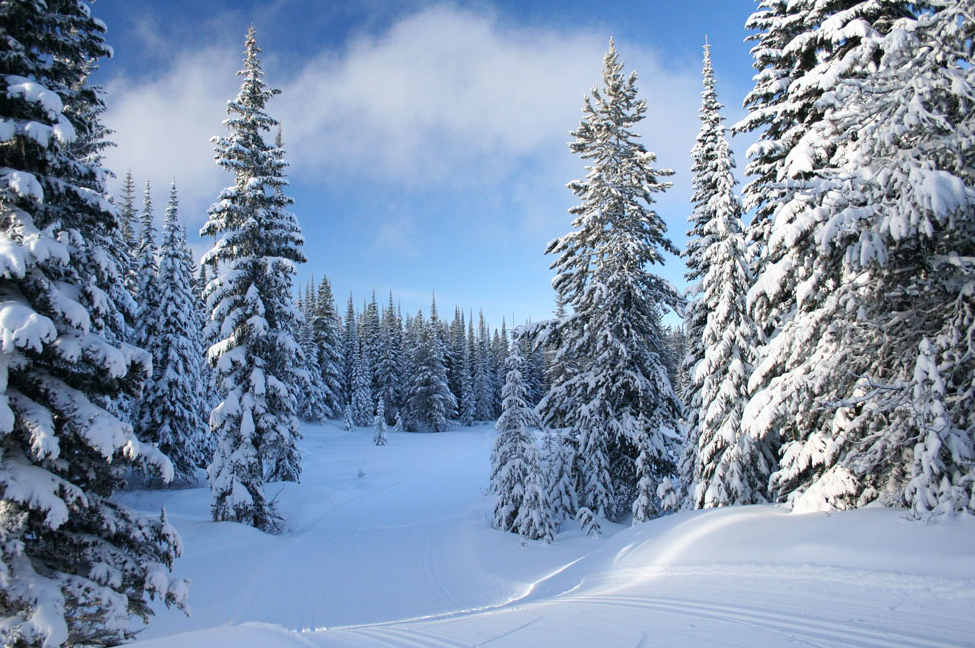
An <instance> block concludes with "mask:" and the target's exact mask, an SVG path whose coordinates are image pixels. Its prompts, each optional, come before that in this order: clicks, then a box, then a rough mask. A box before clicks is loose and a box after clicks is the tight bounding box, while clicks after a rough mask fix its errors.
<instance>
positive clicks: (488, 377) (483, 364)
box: [474, 311, 495, 421]
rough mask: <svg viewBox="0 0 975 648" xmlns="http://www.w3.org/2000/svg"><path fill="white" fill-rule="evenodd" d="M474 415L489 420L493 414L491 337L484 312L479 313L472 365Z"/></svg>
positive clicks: (480, 419)
mask: <svg viewBox="0 0 975 648" xmlns="http://www.w3.org/2000/svg"><path fill="white" fill-rule="evenodd" d="M474 402H475V406H474V417H475V418H476V419H477V420H478V421H490V420H491V419H493V418H495V416H494V368H493V363H492V362H491V339H490V337H489V333H488V325H487V322H485V321H484V312H483V311H482V312H481V313H480V314H479V320H478V329H477V360H476V363H475V365H474Z"/></svg>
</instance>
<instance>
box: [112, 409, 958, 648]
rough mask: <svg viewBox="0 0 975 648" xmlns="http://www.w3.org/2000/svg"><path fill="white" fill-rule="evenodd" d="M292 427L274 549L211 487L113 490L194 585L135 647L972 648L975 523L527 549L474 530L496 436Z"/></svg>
mask: <svg viewBox="0 0 975 648" xmlns="http://www.w3.org/2000/svg"><path fill="white" fill-rule="evenodd" d="M304 432H305V439H304V440H303V442H302V443H303V449H304V469H303V473H302V480H303V481H302V483H301V484H300V485H294V484H273V485H270V486H269V490H268V493H269V494H270V495H274V494H276V493H278V500H279V503H280V509H281V511H282V512H283V513H284V515H285V516H286V517H287V519H288V520H289V523H290V525H291V528H290V530H289V532H288V533H286V534H285V535H282V536H268V535H265V534H262V533H260V532H258V531H255V530H253V529H249V528H247V527H242V526H240V525H237V524H232V523H227V522H223V523H219V524H215V523H213V522H210V521H209V508H208V493H207V491H206V490H205V489H195V490H185V491H174V492H163V493H150V492H134V493H126V494H125V495H124V499H125V500H126V501H127V502H128V503H129V504H131V505H133V506H136V507H137V508H139V509H141V510H144V511H147V512H155V511H158V510H159V507H160V506H161V505H165V506H166V509H167V512H168V514H169V518H170V520H171V521H172V522H173V523H174V524H175V525H176V527H177V528H178V529H179V531H180V533H181V534H182V536H183V540H184V543H185V545H186V552H185V555H184V557H183V558H182V559H180V560H179V562H178V563H177V565H176V573H177V575H179V576H184V577H188V578H190V579H191V580H192V584H191V586H190V605H191V607H192V610H193V616H192V617H191V618H189V619H187V618H185V617H184V616H182V615H181V614H180V613H179V612H176V611H169V610H165V609H159V612H158V615H157V617H156V618H155V619H154V620H153V623H152V625H151V626H150V627H149V629H147V630H145V631H144V632H143V633H142V634H141V635H140V641H139V642H138V644H137V645H139V646H140V647H144V648H149V647H154V648H163V647H166V648H177V647H178V648H197V647H199V648H212V647H219V646H228V647H229V646H233V647H235V648H279V647H290V646H315V647H317V646H326V647H327V646H336V647H339V646H342V647H344V646H356V647H359V648H373V647H376V648H379V647H386V648H388V647H390V646H403V647H414V648H423V647H456V648H460V647H473V646H492V647H494V648H500V647H503V646H509V647H515V646H517V647H522V646H524V647H547V646H559V647H560V648H575V647H579V648H597V647H615V646H626V647H629V648H634V647H640V648H650V647H653V646H667V647H671V648H684V647H687V648H698V647H703V646H748V647H749V648H761V647H766V646H767V647H776V648H779V647H783V646H807V647H808V646H813V647H824V646H857V647H878V648H887V647H890V648H893V647H898V646H916V647H925V648H944V647H952V646H972V645H975V521H973V520H971V519H956V520H951V521H948V522H943V523H939V524H933V525H932V524H924V523H921V522H914V521H908V520H907V519H905V515H904V512H903V511H894V510H885V509H864V510H860V511H853V512H847V513H837V514H833V515H826V514H823V513H815V514H809V515H791V514H788V513H787V512H785V511H784V510H782V509H780V508H777V507H773V506H759V507H743V508H735V509H721V510H712V511H707V512H691V513H681V514H679V515H674V516H668V517H666V518H663V519H661V520H657V521H653V522H650V523H647V524H644V525H642V526H639V527H636V528H625V527H619V526H614V525H610V524H606V525H604V527H603V529H604V532H605V535H604V536H603V537H602V538H599V539H592V538H587V537H583V536H582V535H581V534H580V533H579V532H578V531H576V530H575V529H573V530H571V531H566V532H563V533H561V534H560V535H559V536H558V538H557V539H556V541H555V543H554V544H552V545H548V546H546V545H544V544H541V543H529V544H528V545H527V546H521V545H520V543H519V540H518V538H517V536H514V535H510V534H503V533H500V532H498V531H495V530H493V529H491V528H490V526H489V523H488V520H489V515H490V509H489V507H490V501H489V499H488V498H487V497H486V496H485V494H484V489H485V488H486V486H487V483H488V471H489V465H488V463H489V454H490V450H491V443H492V441H493V438H494V432H493V429H492V428H491V427H490V426H482V427H477V428H472V429H458V430H455V431H451V432H446V433H442V434H406V433H400V434H397V433H390V434H389V445H387V446H385V447H376V446H374V445H372V431H371V430H369V429H365V428H363V429H359V430H357V431H355V432H344V431H342V430H341V429H339V427H337V426H332V425H326V426H322V427H318V426H306V427H305V428H304ZM360 471H361V472H362V473H364V475H363V476H361V477H360V476H359V473H360ZM159 607H160V608H161V606H159Z"/></svg>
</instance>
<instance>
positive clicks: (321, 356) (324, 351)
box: [308, 277, 342, 418]
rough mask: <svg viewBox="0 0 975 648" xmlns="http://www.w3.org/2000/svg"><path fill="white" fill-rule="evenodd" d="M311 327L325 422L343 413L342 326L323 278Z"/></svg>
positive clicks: (330, 289)
mask: <svg viewBox="0 0 975 648" xmlns="http://www.w3.org/2000/svg"><path fill="white" fill-rule="evenodd" d="M308 326H309V329H310V337H311V345H312V347H313V348H314V350H315V351H316V352H317V354H318V368H319V371H320V372H321V376H322V392H323V401H322V406H323V407H324V409H325V416H326V418H333V417H336V416H338V415H339V413H340V412H341V411H342V406H341V403H342V369H341V367H342V354H341V348H340V344H341V343H340V339H341V336H340V333H339V329H340V326H341V323H340V319H339V315H338V311H336V309H335V298H334V297H333V296H332V284H331V282H330V281H329V279H328V277H322V281H321V283H319V284H318V291H317V294H316V295H315V308H314V310H313V311H312V314H311V319H310V320H309V323H308Z"/></svg>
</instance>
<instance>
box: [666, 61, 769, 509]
mask: <svg viewBox="0 0 975 648" xmlns="http://www.w3.org/2000/svg"><path fill="white" fill-rule="evenodd" d="M703 76H704V92H703V93H702V101H701V110H700V116H701V130H700V132H699V133H698V136H697V142H696V144H695V145H694V149H693V151H692V152H691V153H692V155H693V158H694V165H693V167H692V171H693V172H694V183H693V184H694V195H693V197H692V201H693V204H694V212H693V213H692V214H691V217H690V219H689V220H690V222H691V223H692V227H691V231H690V232H688V242H687V249H686V251H685V253H684V257H685V259H686V262H687V268H688V272H687V280H688V281H689V282H692V281H697V282H698V283H697V286H696V287H695V289H693V290H692V291H691V293H690V296H691V297H692V298H693V300H692V301H691V302H690V304H689V305H688V309H687V316H686V321H687V337H688V339H689V344H688V353H687V355H686V356H685V358H684V359H683V365H684V366H685V367H686V368H687V371H688V372H689V374H690V382H689V385H688V394H687V396H688V398H687V401H688V402H687V408H686V410H685V411H686V413H687V418H686V419H685V422H684V426H685V429H686V431H687V441H686V446H685V453H684V457H683V459H682V462H681V464H682V465H681V473H682V480H681V481H682V483H683V484H684V485H685V487H686V488H687V490H688V495H687V497H688V502H687V503H688V505H690V506H692V507H695V508H701V507H712V506H728V505H732V504H753V503H757V502H765V501H768V478H769V475H770V474H771V472H772V467H773V466H774V464H775V460H776V458H775V456H774V454H773V452H772V449H771V447H769V446H768V444H755V443H754V442H753V441H752V439H751V437H750V436H749V435H747V434H742V431H741V420H742V411H743V410H744V407H745V403H746V402H747V401H748V391H747V381H748V376H749V375H750V374H751V369H752V365H751V358H752V354H753V346H754V337H755V335H754V324H753V323H752V322H751V320H750V319H749V318H748V315H747V313H746V312H745V311H746V308H745V293H746V292H747V290H748V285H749V276H748V267H747V260H746V258H745V245H744V237H743V233H742V224H741V215H742V207H741V202H740V201H739V200H738V197H737V196H736V195H735V190H734V188H735V179H734V175H733V173H732V169H734V166H735V164H734V160H733V159H732V156H731V148H730V147H729V145H728V140H727V139H726V138H725V129H724V125H723V121H724V118H723V117H722V116H721V108H722V106H721V104H720V103H718V97H717V93H716V92H715V89H714V71H713V69H712V67H711V53H710V47H709V46H707V45H705V46H704V71H703ZM648 487H649V486H648Z"/></svg>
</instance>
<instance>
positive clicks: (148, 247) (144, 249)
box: [134, 180, 160, 439]
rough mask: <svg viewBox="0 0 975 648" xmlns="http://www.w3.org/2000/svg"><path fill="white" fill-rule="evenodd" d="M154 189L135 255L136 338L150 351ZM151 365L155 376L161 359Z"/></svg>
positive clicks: (154, 329) (146, 199) (155, 326)
mask: <svg viewBox="0 0 975 648" xmlns="http://www.w3.org/2000/svg"><path fill="white" fill-rule="evenodd" d="M151 189H152V188H151V187H150V185H149V181H148V180H146V188H145V193H144V194H143V201H142V213H141V214H140V215H139V245H138V247H137V248H136V252H135V300H136V303H137V304H138V309H139V310H138V315H137V320H136V327H135V337H134V341H135V343H136V344H137V345H138V346H140V347H142V348H143V349H148V350H150V351H152V340H154V339H155V338H156V337H158V336H159V322H157V321H156V320H155V318H154V317H153V316H152V314H153V313H155V312H156V311H157V310H158V308H159V278H158V277H159V263H158V261H157V259H156V252H157V244H156V239H157V233H156V225H155V223H154V220H155V215H154V214H153V209H152V194H151ZM152 363H153V367H154V369H153V371H154V372H155V368H156V367H158V366H159V363H160V358H157V357H156V356H155V355H153V356H152ZM135 433H136V436H139V438H140V439H141V438H142V435H143V434H144V433H145V431H144V430H141V429H139V427H138V426H136V429H135ZM150 435H151V433H150Z"/></svg>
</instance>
